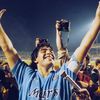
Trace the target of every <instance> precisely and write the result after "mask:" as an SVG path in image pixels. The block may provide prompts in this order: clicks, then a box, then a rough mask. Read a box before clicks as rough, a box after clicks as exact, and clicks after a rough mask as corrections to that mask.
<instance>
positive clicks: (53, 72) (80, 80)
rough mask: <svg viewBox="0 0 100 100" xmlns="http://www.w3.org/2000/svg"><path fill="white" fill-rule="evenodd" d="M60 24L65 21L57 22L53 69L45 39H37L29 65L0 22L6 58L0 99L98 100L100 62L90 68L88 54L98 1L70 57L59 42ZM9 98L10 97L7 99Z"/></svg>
mask: <svg viewBox="0 0 100 100" xmlns="http://www.w3.org/2000/svg"><path fill="white" fill-rule="evenodd" d="M4 12H5V9H3V10H1V11H0V20H1V18H2V15H3V13H4ZM62 23H64V20H61V21H56V25H55V27H56V45H57V49H58V58H57V59H58V60H59V62H60V64H59V67H58V68H55V67H54V61H55V54H54V51H53V48H52V46H51V45H50V43H49V42H48V40H47V39H40V38H37V39H36V46H35V48H34V50H33V52H32V54H31V64H30V65H28V64H27V63H26V62H24V61H23V60H22V59H21V57H20V55H19V54H18V52H17V50H16V49H15V48H14V46H13V44H12V42H11V40H10V39H9V37H8V36H7V34H6V32H5V31H4V29H3V27H2V25H1V23H0V47H1V49H2V50H3V52H4V54H5V56H6V58H7V63H6V66H4V65H5V64H4V65H2V63H1V65H2V66H1V67H0V68H1V69H0V78H1V79H0V95H1V96H0V97H2V98H1V99H0V100H12V98H14V99H16V100H17V99H18V100H70V99H72V100H99V97H100V92H99V89H100V59H97V60H96V61H95V66H93V65H91V64H90V56H89V55H88V51H89V49H90V48H91V45H92V44H93V42H94V40H95V38H96V36H97V35H98V33H99V30H100V2H99V4H98V7H97V10H96V15H95V18H94V20H93V23H92V26H91V28H90V30H89V31H88V32H87V33H86V35H85V36H84V38H83V40H82V42H81V43H80V46H79V47H78V48H77V49H76V50H75V52H74V53H73V55H72V56H70V55H69V53H68V49H66V48H65V47H64V45H63V42H62V29H63V28H62V27H65V26H64V25H62ZM9 67H12V73H11V71H10V69H9ZM67 76H69V78H70V79H71V80H72V81H73V83H74V82H75V83H74V84H77V85H78V86H79V88H78V89H77V88H76V87H75V85H73V84H72V83H71V82H70V81H69V80H67ZM15 79H16V81H15ZM16 83H17V84H16ZM72 87H73V89H72ZM9 96H12V97H11V98H10V99H9ZM13 96H14V97H13ZM15 97H16V98H15Z"/></svg>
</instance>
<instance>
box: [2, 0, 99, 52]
mask: <svg viewBox="0 0 100 100" xmlns="http://www.w3.org/2000/svg"><path fill="white" fill-rule="evenodd" d="M98 1H99V0H0V9H3V8H5V9H6V10H7V11H6V13H5V14H4V16H3V18H2V20H1V22H2V25H3V27H4V29H5V31H6V33H7V34H8V35H9V37H10V39H11V40H12V42H13V44H14V47H15V48H16V49H17V50H20V51H23V50H24V51H32V49H33V47H34V42H35V38H36V37H40V38H47V39H48V40H49V41H50V43H51V44H52V45H53V47H54V49H55V51H56V45H55V44H56V42H55V38H56V34H55V22H56V20H60V19H66V20H70V22H71V30H70V32H69V33H68V32H67V33H63V42H64V44H65V46H66V45H67V44H66V43H67V40H68V39H67V37H68V34H69V42H68V49H69V50H70V51H74V50H75V48H77V47H78V45H79V44H80V42H81V40H82V37H83V36H84V34H85V33H86V32H87V31H88V29H89V27H90V25H91V22H92V20H93V18H94V16H95V11H96V8H97V5H98Z"/></svg>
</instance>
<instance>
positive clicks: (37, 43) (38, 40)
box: [35, 38, 48, 47]
mask: <svg viewBox="0 0 100 100" xmlns="http://www.w3.org/2000/svg"><path fill="white" fill-rule="evenodd" d="M47 42H48V40H47V39H41V38H36V40H35V46H36V47H37V46H38V45H39V44H40V43H47Z"/></svg>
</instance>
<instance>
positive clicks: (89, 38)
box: [73, 1, 100, 72]
mask: <svg viewBox="0 0 100 100" xmlns="http://www.w3.org/2000/svg"><path fill="white" fill-rule="evenodd" d="M99 30H100V1H99V5H98V7H97V10H96V15H95V18H94V20H93V23H92V26H91V28H90V30H89V31H88V32H87V33H86V35H85V36H84V38H83V40H82V42H81V44H80V46H79V47H78V48H77V49H76V51H75V53H74V54H75V57H76V59H77V60H78V62H82V61H83V59H84V57H85V56H86V54H87V52H88V50H89V49H90V47H91V45H92V44H93V42H94V40H95V38H96V36H97V34H98V33H99ZM78 69H79V68H76V69H73V71H76V72H77V71H78Z"/></svg>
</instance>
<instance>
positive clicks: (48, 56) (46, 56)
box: [36, 46, 55, 67]
mask: <svg viewBox="0 0 100 100" xmlns="http://www.w3.org/2000/svg"><path fill="white" fill-rule="evenodd" d="M54 58H55V55H54V52H53V50H52V49H51V48H50V47H46V46H44V47H41V48H40V50H39V52H38V55H37V58H36V62H37V65H39V66H41V67H45V66H47V67H49V66H51V65H53V62H54Z"/></svg>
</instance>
